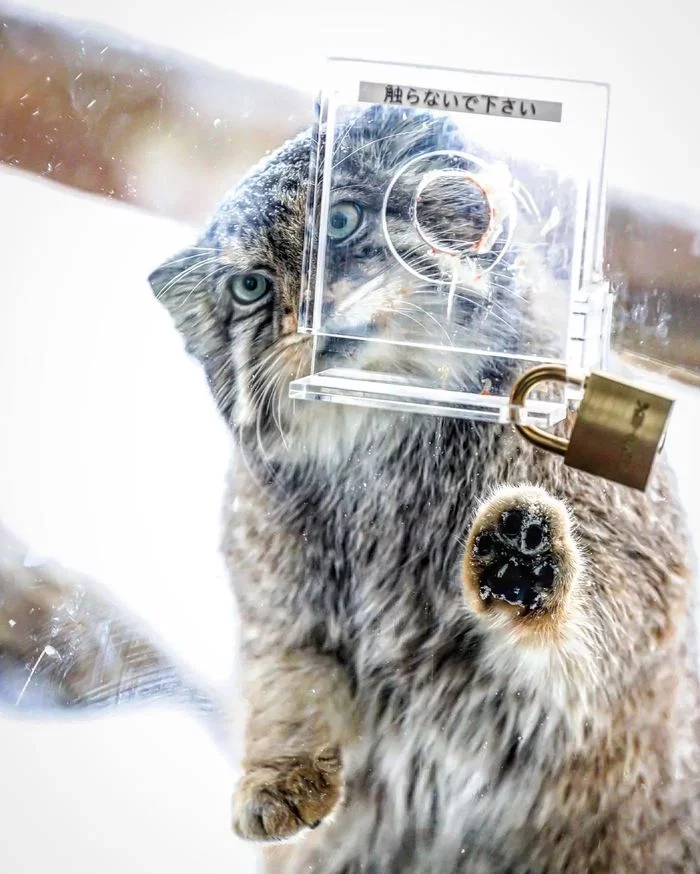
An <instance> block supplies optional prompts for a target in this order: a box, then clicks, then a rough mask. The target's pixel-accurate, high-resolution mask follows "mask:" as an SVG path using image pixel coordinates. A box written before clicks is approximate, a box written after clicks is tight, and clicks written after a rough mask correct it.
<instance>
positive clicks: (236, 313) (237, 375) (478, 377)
mask: <svg viewBox="0 0 700 874" xmlns="http://www.w3.org/2000/svg"><path fill="white" fill-rule="evenodd" d="M320 135H321V136H324V134H323V132H321V134H320ZM312 136H313V135H312V134H311V133H309V132H307V133H305V134H302V135H300V136H299V137H298V138H297V139H295V140H293V141H291V142H290V143H288V144H286V145H285V146H284V147H282V148H281V149H280V150H279V151H277V152H276V153H274V154H273V155H272V156H270V157H269V158H268V159H266V160H265V161H264V162H262V163H261V164H260V165H258V166H257V167H255V168H254V169H253V170H252V171H251V172H250V173H249V174H248V176H247V177H246V178H245V179H243V180H242V181H241V182H240V183H239V184H238V185H237V186H236V187H235V188H234V189H233V190H232V191H231V192H230V194H229V195H228V196H227V198H226V199H225V200H224V201H223V203H222V204H221V206H220V207H219V209H218V211H217V212H216V214H215V217H214V219H213V221H212V223H211V224H210V226H209V227H208V229H207V230H206V232H205V233H204V234H203V236H202V237H201V238H200V239H199V241H198V243H197V245H196V246H193V247H191V248H189V249H187V250H185V251H183V252H181V253H179V254H178V255H176V256H175V257H173V258H172V259H170V260H168V261H167V262H166V263H164V264H163V265H162V266H160V267H159V268H158V269H156V270H155V271H154V272H153V274H152V275H151V277H150V281H151V285H152V287H153V289H154V292H155V294H156V296H157V297H158V299H159V300H160V301H161V302H162V303H163V304H164V305H165V306H166V307H167V309H168V310H169V312H170V314H171V315H172V317H173V319H174V321H175V324H176V326H177V328H178V330H179V331H180V332H181V333H182V335H183V336H184V338H185V342H186V346H187V349H188V351H189V352H190V353H191V354H192V355H194V356H195V357H196V358H197V359H198V360H199V361H200V362H201V364H202V365H203V367H204V370H205V372H206V375H207V378H208V381H209V385H210V387H211V390H212V393H213V395H214V398H215V400H216V403H217V405H218V407H219V409H220V410H221V412H222V414H223V415H224V417H225V418H226V420H227V421H228V422H229V423H230V424H231V426H232V427H233V429H234V430H236V431H238V432H239V433H240V434H241V435H245V433H246V430H248V431H250V432H251V433H255V435H256V439H257V440H258V441H259V440H260V438H261V435H262V436H263V437H265V439H267V440H275V439H278V440H279V441H280V442H281V443H282V444H285V443H286V442H287V437H288V436H289V435H290V434H291V435H292V436H293V435H295V434H296V435H297V436H299V435H300V434H301V439H302V442H304V436H303V435H304V434H306V435H307V436H308V435H309V433H310V432H311V431H313V430H314V429H328V428H331V429H334V428H335V427H337V428H338V429H339V430H340V431H342V432H343V433H344V434H345V435H346V436H347V433H348V431H349V430H352V429H351V428H348V423H349V422H350V421H351V420H352V419H353V412H352V411H350V410H348V408H342V409H338V408H335V405H325V404H314V403H306V402H296V403H295V404H293V403H292V402H291V401H290V400H289V398H288V386H289V382H290V381H291V380H293V379H295V378H297V377H299V376H303V375H306V374H307V373H308V372H309V368H310V360H311V344H312V340H311V338H310V336H309V335H307V334H301V333H299V332H298V330H297V319H298V311H299V297H300V290H301V272H302V258H303V243H304V231H305V223H306V207H307V198H308V194H309V164H310V155H311V152H312V145H314V144H313V143H312ZM335 143H336V145H335V147H334V154H333V156H332V160H333V165H334V169H333V187H332V195H331V205H330V212H329V223H328V227H327V228H324V229H322V230H321V231H320V232H322V233H324V234H325V235H326V246H327V250H326V251H327V255H326V263H327V274H326V277H325V280H326V287H327V289H328V295H327V304H326V305H327V306H328V308H329V311H328V312H327V313H326V312H325V307H324V315H325V317H326V318H328V319H329V320H331V321H332V320H333V319H335V320H337V321H338V322H340V323H342V324H341V325H340V328H339V330H338V333H339V334H341V335H342V334H343V333H346V334H347V333H350V334H353V333H355V332H356V331H357V332H361V334H362V335H363V336H371V334H372V332H373V331H375V332H376V330H377V326H378V325H381V329H382V330H383V331H387V330H391V327H392V325H393V326H394V327H398V330H399V331H401V330H404V329H405V328H406V327H407V326H409V327H411V328H412V329H413V330H420V331H423V332H424V334H425V336H426V337H427V338H428V339H429V340H430V339H432V340H433V341H434V343H435V344H438V343H439V342H441V337H442V336H444V335H445V331H446V328H447V325H446V314H445V312H444V300H443V299H442V298H440V300H439V301H438V303H439V305H436V306H434V305H433V301H434V300H435V295H434V294H433V297H432V298H431V293H430V289H429V287H421V286H420V283H419V284H418V285H417V286H416V283H415V282H414V283H413V285H412V286H411V285H410V284H407V273H406V270H405V268H404V267H403V266H402V265H401V264H400V263H399V262H398V261H397V260H396V259H395V257H394V256H393V255H391V254H390V253H389V251H388V249H387V245H386V233H387V232H386V228H385V227H384V226H383V223H382V218H381V215H382V205H383V204H382V200H383V195H384V192H385V190H386V188H387V186H388V184H389V182H390V180H391V179H392V177H393V176H394V174H395V173H396V171H397V168H399V167H401V166H404V165H405V164H406V163H407V162H409V161H410V160H411V159H412V158H413V157H415V156H416V155H420V154H422V153H425V152H430V151H433V150H435V149H446V148H448V149H454V150H460V149H463V148H464V144H463V142H462V140H461V137H460V134H459V132H458V131H457V129H456V128H455V127H454V126H453V125H452V123H451V122H450V121H449V120H448V119H447V118H446V117H441V116H434V115H431V114H427V113H425V114H416V113H412V112H406V111H405V110H401V109H398V108H392V107H373V108H372V109H370V110H367V111H364V112H362V113H359V114H358V115H356V116H354V117H353V118H351V119H349V120H348V121H347V122H346V124H345V127H344V129H343V130H341V131H339V132H338V133H337V135H336V138H335ZM439 186H440V181H439V180H438V182H437V184H436V186H433V187H432V189H431V190H428V191H426V192H425V193H424V196H423V197H422V198H421V202H420V209H421V211H422V215H421V220H422V221H423V222H424V223H425V222H426V221H427V223H429V224H430V225H431V226H432V227H434V228H436V229H437V232H438V233H439V232H440V223H441V222H442V221H444V217H445V212H446V210H447V212H448V213H451V214H453V215H454V214H459V215H460V216H461V217H462V223H463V227H466V228H467V232H471V231H470V229H472V230H473V231H474V232H475V233H478V232H481V231H483V228H481V225H482V224H483V223H484V221H485V218H484V216H483V215H481V214H479V208H478V206H475V204H474V203H473V202H469V201H462V200H460V198H463V197H465V196H466V192H465V189H463V188H462V189H459V188H458V189H457V193H456V194H454V193H450V191H449V190H448V191H440V190H439ZM460 192H461V193H460ZM450 198H452V200H450ZM409 212H410V209H409V208H408V205H407V204H406V203H403V202H402V201H401V197H400V196H399V197H398V198H397V199H396V201H395V203H394V204H393V205H392V209H390V210H389V211H388V212H386V213H385V215H386V222H387V224H388V228H389V233H390V234H391V236H392V239H393V240H394V242H395V245H396V247H397V248H398V249H399V250H400V251H401V252H402V253H403V254H406V255H407V256H410V253H411V252H413V251H415V249H416V247H417V244H420V243H421V240H420V239H418V238H417V236H416V228H415V226H414V224H412V222H411V217H410V215H409ZM423 266H424V267H425V271H426V272H428V273H429V272H430V270H439V264H437V261H434V262H431V263H427V264H424V265H423ZM503 276H504V273H500V274H499V273H494V278H493V281H494V284H495V292H494V297H493V299H492V306H491V309H492V310H493V304H494V303H495V310H496V313H495V315H494V316H493V318H491V317H490V316H488V317H487V318H486V319H484V317H483V314H479V313H477V311H476V308H475V306H474V304H473V301H471V300H469V299H467V298H460V297H459V296H458V299H457V302H456V310H455V312H453V313H452V315H451V317H450V325H449V329H450V331H452V332H454V330H455V325H456V326H457V329H458V330H459V331H460V332H461V335H460V339H461V340H462V341H463V342H464V344H465V345H469V343H470V341H471V340H472V339H474V338H476V337H478V338H479V342H480V343H482V344H483V339H484V335H485V333H488V332H489V331H491V332H494V333H495V334H497V335H499V336H498V342H499V343H500V345H501V346H503V344H504V343H506V345H507V339H508V338H507V337H504V336H503V335H504V332H508V331H510V332H513V331H514V330H515V329H514V325H515V319H514V318H509V319H507V320H506V319H504V318H503V315H502V313H503V312H505V311H506V310H508V308H510V312H511V314H515V311H516V303H517V298H518V296H517V295H516V294H514V293H513V291H512V289H511V285H512V282H511V280H510V278H508V280H507V281H506V280H504V279H503ZM348 288H351V289H352V291H353V293H352V294H348V293H347V289H348ZM407 288H408V289H409V291H408V292H407ZM358 290H359V293H358ZM416 326H417V327H416ZM363 348H364V351H363V352H362V353H361V354H362V355H363V356H365V357H364V358H363V360H362V362H361V363H362V365H363V366H364V367H366V368H367V369H379V370H384V371H387V370H388V371H390V372H394V373H399V374H400V373H402V372H403V373H411V374H413V375H415V374H416V373H419V374H423V375H424V376H425V377H426V378H434V377H435V376H436V372H437V370H438V369H439V368H440V357H439V354H436V353H435V351H432V352H431V351H428V350H427V349H426V350H425V351H423V352H416V350H415V349H413V348H406V347H404V346H402V345H400V344H396V345H392V344H388V345H387V344H381V343H380V344H376V346H373V345H372V344H368V345H367V346H365V347H363ZM482 348H483V346H482ZM374 349H376V350H377V351H376V352H373V351H372V350H374ZM322 351H323V352H324V353H325V355H326V359H327V364H328V366H342V363H343V359H344V357H345V356H348V355H352V356H356V355H357V350H356V349H354V348H353V347H352V344H348V343H346V342H344V341H342V340H338V339H337V338H336V339H326V340H324V341H322ZM355 363H357V362H356V361H355ZM487 368H488V363H487V365H486V366H485V367H484V368H483V369H482V370H481V371H480V372H465V373H463V374H458V378H459V379H462V384H461V385H460V387H461V388H463V389H465V390H472V391H478V390H479V388H480V384H481V382H483V380H484V378H485V377H486V376H487V375H488V377H489V378H490V379H492V378H494V375H495V378H497V368H496V370H495V371H494V370H493V368H492V370H491V372H490V373H488V374H487V373H486V369H487ZM329 406H330V407H331V408H333V409H331V410H329V409H323V408H327V407H329ZM354 415H355V421H356V417H357V413H355V414H354ZM329 437H330V439H331V440H332V439H333V435H332V434H331V435H329Z"/></svg>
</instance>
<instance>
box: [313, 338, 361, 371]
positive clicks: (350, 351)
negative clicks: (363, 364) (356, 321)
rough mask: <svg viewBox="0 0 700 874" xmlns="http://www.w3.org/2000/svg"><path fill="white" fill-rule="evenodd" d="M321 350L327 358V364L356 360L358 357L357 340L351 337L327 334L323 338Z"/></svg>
mask: <svg viewBox="0 0 700 874" xmlns="http://www.w3.org/2000/svg"><path fill="white" fill-rule="evenodd" d="M319 352H320V354H321V355H322V356H323V357H324V359H327V364H330V363H332V362H339V361H354V360H355V359H356V358H357V340H355V339H353V338H351V337H337V336H335V337H328V336H327V337H324V338H323V339H322V341H321V344H320V348H319Z"/></svg>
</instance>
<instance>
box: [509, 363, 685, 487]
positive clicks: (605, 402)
mask: <svg viewBox="0 0 700 874" xmlns="http://www.w3.org/2000/svg"><path fill="white" fill-rule="evenodd" d="M543 382H564V383H573V384H575V385H580V386H583V399H582V401H581V404H580V406H579V408H578V411H577V414H576V421H575V422H574V427H573V430H572V432H571V438H570V439H569V440H566V439H564V438H563V437H558V436H556V435H555V434H549V433H548V432H547V431H543V430H542V429H540V428H537V427H534V426H531V425H520V424H517V422H516V425H515V427H516V428H517V430H518V431H519V432H520V434H522V436H523V437H525V439H526V440H529V441H530V443H533V444H534V445H535V446H539V447H540V448H541V449H547V450H548V451H550V452H555V453H557V454H558V455H563V456H564V463H565V464H567V465H569V466H570V467H575V468H576V469H577V470H582V471H585V472H586V473H592V474H595V475H596V476H600V477H603V478H604V479H608V480H612V481H613V482H618V483H621V484H622V485H625V486H630V487H631V488H633V489H639V490H640V491H644V489H645V488H646V485H647V482H648V480H649V476H650V474H651V470H652V467H653V465H654V461H655V459H656V457H657V456H658V454H659V453H660V452H661V450H662V449H663V444H664V441H665V438H666V430H667V428H668V421H669V418H670V415H671V409H672V408H673V403H674V402H673V400H672V399H671V398H667V397H663V396H662V395H658V394H652V393H651V392H648V391H644V390H643V389H640V388H638V387H637V386H635V385H633V384H632V383H629V382H622V381H621V380H619V379H613V378H612V377H610V376H607V375H606V374H604V373H598V372H594V373H591V374H590V375H589V376H587V377H586V378H585V379H581V378H578V377H574V376H571V375H569V374H567V372H566V368H565V367H562V366H560V365H556V364H551V365H550V364H543V365H540V366H539V367H533V368H532V369H531V370H528V371H527V372H526V373H524V374H523V375H522V376H521V377H520V378H519V379H518V380H517V381H516V383H515V385H514V386H513V391H512V392H511V395H510V403H511V409H512V410H513V416H514V418H516V415H517V408H518V407H520V406H522V405H523V403H524V402H525V400H526V398H527V396H528V394H529V393H530V392H531V391H532V389H533V388H534V387H535V386H536V385H539V384H540V383H543Z"/></svg>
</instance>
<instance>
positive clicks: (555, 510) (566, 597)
mask: <svg viewBox="0 0 700 874" xmlns="http://www.w3.org/2000/svg"><path fill="white" fill-rule="evenodd" d="M580 569H581V556H580V552H579V548H578V546H577V543H576V541H575V539H574V536H573V533H572V523H571V519H570V517H569V513H568V511H567V509H566V506H565V505H564V503H562V501H560V500H558V499H557V498H554V497H552V496H551V495H550V494H549V493H548V492H546V491H545V490H544V489H541V488H536V487H531V486H517V487H504V488H501V489H499V490H498V491H497V492H496V493H495V494H494V495H493V496H492V497H491V498H490V499H489V500H487V501H486V502H485V503H484V504H483V505H482V506H481V507H480V509H479V511H478V513H477V516H476V518H475V520H474V522H473V524H472V527H471V529H470V532H469V535H468V539H467V544H466V549H465V553H464V564H463V583H464V592H465V597H466V600H467V603H468V605H469V607H470V608H471V609H472V611H473V612H474V613H476V614H477V615H481V616H482V617H485V618H489V619H493V620H494V624H496V625H498V624H500V623H502V622H504V621H506V622H508V623H509V624H510V623H512V621H513V620H514V619H515V620H521V621H520V622H519V623H518V626H517V627H521V628H522V629H523V631H524V632H525V631H526V630H527V629H530V630H532V631H535V630H536V632H537V634H538V636H540V637H541V636H542V635H545V636H547V635H549V634H551V635H554V636H556V634H557V632H558V630H559V628H560V627H561V625H562V624H563V623H564V622H565V621H566V618H567V615H568V612H569V608H570V607H571V604H572V599H574V598H575V589H576V583H577V580H578V577H579V574H580Z"/></svg>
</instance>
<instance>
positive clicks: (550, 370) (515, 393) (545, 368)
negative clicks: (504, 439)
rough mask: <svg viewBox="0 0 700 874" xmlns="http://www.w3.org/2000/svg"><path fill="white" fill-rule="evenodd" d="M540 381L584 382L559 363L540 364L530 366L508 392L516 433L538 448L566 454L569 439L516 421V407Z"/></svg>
mask: <svg viewBox="0 0 700 874" xmlns="http://www.w3.org/2000/svg"><path fill="white" fill-rule="evenodd" d="M542 382H561V383H568V382H570V383H573V384H574V385H583V384H584V380H583V379H581V378H579V377H575V376H572V375H570V374H568V373H567V371H566V368H565V367H564V366H563V365H561V364H540V365H538V366H537V367H533V368H531V369H530V370H528V371H526V372H525V373H523V375H522V376H520V377H519V378H518V379H517V380H516V381H515V385H514V386H513V389H512V391H511V393H510V416H511V421H512V422H513V424H514V425H515V429H516V430H517V431H518V433H519V434H521V435H522V436H523V437H524V438H525V439H526V440H527V441H528V442H530V443H532V444H533V445H535V446H537V447H539V448H540V449H546V450H547V451H548V452H554V453H555V454H556V455H566V451H567V449H568V448H569V441H568V440H567V439H566V438H564V437H558V436H557V435H556V434H550V433H549V432H548V431H543V430H542V428H538V427H537V426H535V425H521V424H520V423H519V422H518V421H517V419H518V409H519V408H520V407H522V406H524V404H525V401H526V400H527V396H528V395H529V394H530V392H531V391H532V389H533V388H535V386H537V385H539V384H540V383H542Z"/></svg>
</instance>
